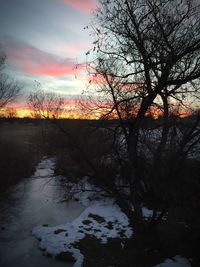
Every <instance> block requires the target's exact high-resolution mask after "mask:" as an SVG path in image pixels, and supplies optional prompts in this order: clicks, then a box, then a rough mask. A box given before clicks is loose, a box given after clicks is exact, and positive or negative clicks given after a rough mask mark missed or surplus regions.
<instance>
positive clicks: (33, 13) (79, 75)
mask: <svg viewBox="0 0 200 267" xmlns="http://www.w3.org/2000/svg"><path fill="white" fill-rule="evenodd" d="M96 4H97V0H0V25H1V27H0V50H1V51H3V52H4V53H5V54H6V56H7V59H6V62H7V67H6V71H7V72H8V73H9V74H10V75H11V76H12V77H13V78H14V79H16V80H18V81H20V82H22V84H23V97H21V99H20V100H18V106H19V105H21V108H22V107H23V108H24V109H25V105H26V101H25V100H26V98H27V96H28V95H29V93H30V91H32V90H33V88H34V87H35V85H36V84H38V83H40V84H41V87H42V88H43V89H44V90H46V91H53V92H54V93H59V94H63V95H66V96H67V97H69V95H70V96H71V95H79V94H80V93H81V92H82V90H83V89H84V88H85V86H86V84H87V78H86V76H85V74H84V73H85V70H84V68H82V69H81V68H79V70H76V65H77V64H81V63H83V62H85V60H86V56H85V54H86V52H87V51H88V50H89V49H90V48H91V47H92V39H91V37H90V36H89V30H84V27H86V26H88V25H90V24H91V22H92V12H93V11H94V10H95V8H96Z"/></svg>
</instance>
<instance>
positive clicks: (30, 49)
mask: <svg viewBox="0 0 200 267" xmlns="http://www.w3.org/2000/svg"><path fill="white" fill-rule="evenodd" d="M5 51H6V54H7V56H8V62H9V63H10V65H11V66H13V67H14V68H15V69H16V70H17V71H22V72H25V73H28V74H33V75H48V76H53V77H59V76H66V75H71V74H74V73H75V69H74V68H75V65H76V64H75V63H74V62H73V60H72V59H71V58H63V57H60V56H57V55H54V54H50V53H48V52H45V51H42V50H40V49H38V48H36V47H34V46H31V45H29V44H27V43H24V42H20V41H17V40H7V41H6V43H5Z"/></svg>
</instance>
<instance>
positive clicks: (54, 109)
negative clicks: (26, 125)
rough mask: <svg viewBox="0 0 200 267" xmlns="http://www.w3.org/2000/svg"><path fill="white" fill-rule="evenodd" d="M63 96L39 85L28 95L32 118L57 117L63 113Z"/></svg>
mask: <svg viewBox="0 0 200 267" xmlns="http://www.w3.org/2000/svg"><path fill="white" fill-rule="evenodd" d="M63 105H64V98H63V97H61V96H59V95H57V94H55V93H51V92H45V91H44V90H42V89H40V88H39V87H37V88H36V90H35V91H33V92H31V93H30V95H29V97H28V106H29V108H30V110H31V111H32V116H33V117H34V118H46V119H58V118H59V117H60V116H61V114H62V113H63Z"/></svg>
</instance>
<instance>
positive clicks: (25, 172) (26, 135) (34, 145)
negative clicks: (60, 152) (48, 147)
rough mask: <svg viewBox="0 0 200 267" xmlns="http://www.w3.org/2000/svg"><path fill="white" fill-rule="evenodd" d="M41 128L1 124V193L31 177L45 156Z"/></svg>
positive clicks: (23, 124)
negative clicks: (38, 162) (37, 164)
mask: <svg viewBox="0 0 200 267" xmlns="http://www.w3.org/2000/svg"><path fill="white" fill-rule="evenodd" d="M43 153H44V152H43V148H42V131H41V126H39V125H34V124H31V123H22V122H15V123H7V122H4V123H1V124H0V191H1V192H2V191H5V189H7V188H8V187H9V186H10V185H12V184H15V183H16V182H18V181H19V180H20V179H23V178H25V177H28V176H30V175H31V174H32V173H33V171H34V167H35V165H36V163H37V161H38V160H39V159H40V158H41V157H42V156H43Z"/></svg>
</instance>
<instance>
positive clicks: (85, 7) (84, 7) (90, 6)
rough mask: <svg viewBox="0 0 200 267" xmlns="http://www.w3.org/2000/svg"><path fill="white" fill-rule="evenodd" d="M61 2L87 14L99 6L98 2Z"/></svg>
mask: <svg viewBox="0 0 200 267" xmlns="http://www.w3.org/2000/svg"><path fill="white" fill-rule="evenodd" d="M61 1H62V2H64V3H65V4H67V5H70V6H71V7H73V8H75V9H78V10H80V11H81V12H85V13H89V12H91V11H93V10H95V9H96V5H97V0H61Z"/></svg>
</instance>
